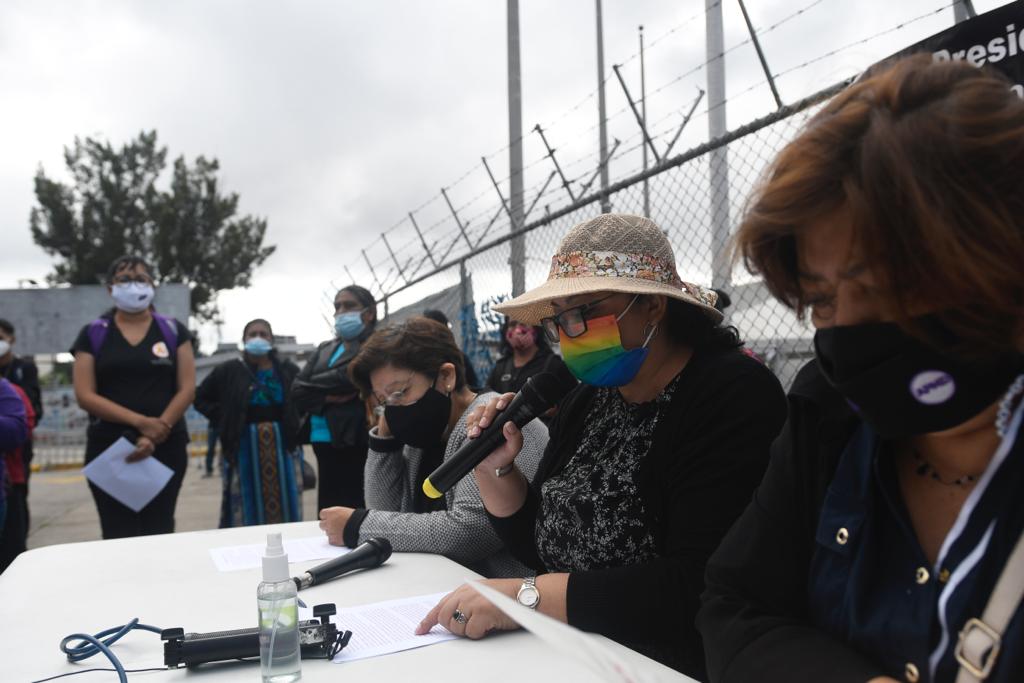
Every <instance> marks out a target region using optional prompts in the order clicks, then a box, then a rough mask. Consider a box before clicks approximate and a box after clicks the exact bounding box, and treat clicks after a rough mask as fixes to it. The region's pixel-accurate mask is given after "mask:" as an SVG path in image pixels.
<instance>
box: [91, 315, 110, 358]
mask: <svg viewBox="0 0 1024 683" xmlns="http://www.w3.org/2000/svg"><path fill="white" fill-rule="evenodd" d="M109 331H110V319H109V318H96V320H93V321H92V322H91V323H89V327H88V329H87V330H86V332H85V334H86V336H87V337H88V338H89V346H90V347H92V355H93V356H98V355H100V349H101V348H102V347H103V342H105V341H106V340H107V333H108V332H109Z"/></svg>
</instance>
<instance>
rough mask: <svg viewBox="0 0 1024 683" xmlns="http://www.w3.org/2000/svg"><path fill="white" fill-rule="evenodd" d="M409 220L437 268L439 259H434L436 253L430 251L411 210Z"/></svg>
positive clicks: (428, 256)
mask: <svg viewBox="0 0 1024 683" xmlns="http://www.w3.org/2000/svg"><path fill="white" fill-rule="evenodd" d="M409 222H410V223H412V227H413V228H415V229H416V234H417V235H419V237H420V244H422V245H423V251H425V252H427V258H429V259H430V262H431V263H433V264H434V267H435V268H437V261H436V260H435V259H434V253H433V252H432V251H430V246H428V245H427V240H425V239H424V238H423V232H422V231H421V230H420V226H419V223H417V222H416V218H414V217H413V215H412V211H410V212H409ZM365 255H366V254H365V253H364V254H363V256H365Z"/></svg>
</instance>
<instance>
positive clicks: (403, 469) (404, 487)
mask: <svg viewBox="0 0 1024 683" xmlns="http://www.w3.org/2000/svg"><path fill="white" fill-rule="evenodd" d="M376 429H377V428H376V427H374V428H373V430H371V431H370V436H371V437H373V438H371V443H372V444H381V445H384V444H390V445H392V446H393V448H389V449H387V450H378V449H375V448H373V447H372V446H371V447H370V449H369V450H368V451H367V453H366V467H365V468H364V469H363V489H364V497H365V498H366V507H367V508H369V509H371V510H392V511H396V512H403V511H405V510H407V509H409V508H408V507H406V506H407V505H408V504H409V503H411V501H412V491H411V489H410V488H409V476H408V474H407V473H408V470H409V458H408V454H407V451H410V450H412V449H409V448H406V449H403V448H402V445H401V444H400V443H398V442H397V441H395V440H394V439H382V438H381V437H378V436H377V435H376V433H375V432H376ZM364 524H365V522H364ZM396 549H397V548H396Z"/></svg>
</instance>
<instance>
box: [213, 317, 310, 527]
mask: <svg viewBox="0 0 1024 683" xmlns="http://www.w3.org/2000/svg"><path fill="white" fill-rule="evenodd" d="M242 343H243V344H244V348H245V350H244V352H243V353H242V357H241V358H237V359H234V360H229V361H227V362H225V363H221V364H220V365H218V366H217V367H216V368H214V370H213V372H211V373H210V375H209V376H208V377H207V378H206V379H204V380H203V382H202V384H200V385H199V388H198V389H196V402H195V405H196V410H198V411H199V412H200V413H202V414H203V415H205V416H206V417H208V418H209V419H210V421H211V423H216V424H217V425H219V427H220V439H221V445H222V449H223V450H222V453H223V456H224V460H225V467H224V495H223V500H222V503H221V519H220V526H221V528H225V527H233V526H244V525H251V524H278V523H281V522H297V521H299V520H301V519H302V498H301V492H302V487H301V482H302V461H301V457H302V455H301V453H298V454H296V451H295V445H296V442H297V439H296V435H297V433H298V422H299V421H298V417H297V416H296V414H295V411H294V410H293V409H292V405H291V400H290V398H291V396H290V394H291V392H290V387H291V384H292V381H294V379H295V376H296V375H298V373H299V368H298V366H297V365H295V363H292V362H291V361H288V360H280V359H279V358H278V357H277V353H276V352H275V350H274V332H273V330H272V329H271V327H270V323H268V322H267V321H266V320H263V319H260V318H257V319H256V320H252V321H250V322H248V323H247V324H246V325H245V328H244V329H243V330H242Z"/></svg>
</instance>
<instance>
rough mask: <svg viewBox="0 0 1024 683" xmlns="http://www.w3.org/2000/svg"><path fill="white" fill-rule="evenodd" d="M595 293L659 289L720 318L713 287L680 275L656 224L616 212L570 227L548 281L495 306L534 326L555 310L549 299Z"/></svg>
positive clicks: (636, 292)
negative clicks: (685, 279) (688, 279)
mask: <svg viewBox="0 0 1024 683" xmlns="http://www.w3.org/2000/svg"><path fill="white" fill-rule="evenodd" d="M595 292H623V293H628V294H662V295H664V296H668V297H671V298H673V299H679V300H680V301H685V302H686V303H688V304H691V305H693V306H697V307H698V308H700V309H701V311H703V312H704V313H705V314H706V315H707V316H708V317H710V318H712V319H713V320H715V321H716V322H717V321H720V320H721V319H722V314H721V313H720V312H719V311H718V310H717V309H716V308H715V301H716V300H717V299H718V295H717V294H715V292H713V291H712V290H710V289H706V288H704V287H701V286H700V285H695V284H692V283H690V282H683V281H682V280H681V279H680V278H679V273H678V272H677V271H676V260H675V255H674V254H673V253H672V245H670V244H669V242H668V238H667V237H665V233H663V232H662V231H661V228H659V227H658V226H657V224H655V223H654V221H652V220H650V219H649V218H644V217H643V216H633V215H630V214H621V213H605V214H601V215H600V216H597V217H596V218H591V219H590V220H588V221H584V222H583V223H580V224H579V225H577V226H576V227H574V228H573V229H572V230H570V231H569V234H567V235H566V236H565V237H564V238H563V239H562V242H561V244H559V245H558V251H557V252H556V253H555V255H554V256H553V257H552V259H551V271H550V272H549V273H548V279H547V281H546V282H545V283H544V284H542V285H541V286H539V287H536V288H534V289H531V290H530V291H528V292H526V293H525V294H522V295H520V296H517V297H516V298H515V299H512V300H511V301H507V302H505V303H502V304H498V305H496V306H495V307H494V309H495V310H497V311H499V312H501V313H504V314H505V315H507V316H509V317H510V318H512V319H514V320H518V321H520V322H523V323H526V324H528V325H539V324H540V321H541V319H542V318H546V317H548V316H551V315H554V310H553V309H552V308H551V300H552V299H562V298H565V297H570V296H576V295H579V294H591V293H595Z"/></svg>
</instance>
